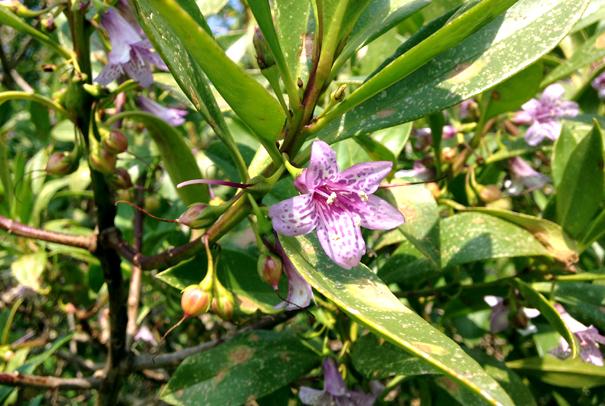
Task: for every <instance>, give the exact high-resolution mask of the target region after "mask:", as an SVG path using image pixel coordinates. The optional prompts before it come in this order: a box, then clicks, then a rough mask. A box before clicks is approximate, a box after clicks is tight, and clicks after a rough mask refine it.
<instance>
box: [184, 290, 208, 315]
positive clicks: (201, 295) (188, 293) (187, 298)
mask: <svg viewBox="0 0 605 406" xmlns="http://www.w3.org/2000/svg"><path fill="white" fill-rule="evenodd" d="M209 307H210V294H209V293H208V292H206V291H205V290H202V288H200V287H199V286H198V285H190V286H187V287H186V288H185V290H183V294H182V296H181V308H182V309H183V313H184V315H185V316H186V317H196V316H199V315H200V314H202V313H206V312H207V311H208V308H209Z"/></svg>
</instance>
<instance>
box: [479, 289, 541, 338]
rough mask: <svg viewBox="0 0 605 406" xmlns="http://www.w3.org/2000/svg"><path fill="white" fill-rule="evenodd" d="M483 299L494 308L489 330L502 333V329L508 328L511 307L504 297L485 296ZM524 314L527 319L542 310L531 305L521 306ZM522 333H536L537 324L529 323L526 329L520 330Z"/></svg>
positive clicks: (536, 315)
mask: <svg viewBox="0 0 605 406" xmlns="http://www.w3.org/2000/svg"><path fill="white" fill-rule="evenodd" d="M483 300H484V301H485V303H487V304H488V305H489V307H491V308H492V314H491V316H490V318H489V331H491V332H492V333H493V334H497V333H501V332H502V331H504V330H506V329H508V326H509V324H510V323H509V320H508V311H509V307H508V305H507V304H506V303H505V302H504V298H502V297H500V296H492V295H488V296H484V297H483ZM521 311H522V312H523V315H524V317H525V318H527V319H533V318H536V317H538V316H539V315H540V312H539V311H538V310H537V309H532V308H530V307H523V308H521ZM518 331H519V332H520V333H521V334H522V335H528V334H531V333H535V332H536V331H537V329H536V326H534V325H533V324H531V323H529V322H528V324H527V327H525V328H524V329H520V330H518Z"/></svg>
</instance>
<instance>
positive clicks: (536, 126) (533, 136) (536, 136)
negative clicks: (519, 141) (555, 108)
mask: <svg viewBox="0 0 605 406" xmlns="http://www.w3.org/2000/svg"><path fill="white" fill-rule="evenodd" d="M560 133H561V123H560V122H558V121H554V120H551V121H545V122H538V121H536V122H534V123H533V124H532V125H531V126H530V127H529V128H528V129H527V132H526V133H525V141H526V142H527V144H528V145H530V146H532V147H533V146H536V145H538V144H539V143H541V142H542V140H544V138H547V139H549V140H556V139H557V138H558V137H559V134H560Z"/></svg>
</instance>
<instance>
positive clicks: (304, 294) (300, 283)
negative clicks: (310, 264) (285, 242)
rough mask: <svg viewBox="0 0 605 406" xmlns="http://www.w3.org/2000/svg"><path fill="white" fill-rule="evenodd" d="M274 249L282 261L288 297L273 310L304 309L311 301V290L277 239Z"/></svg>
mask: <svg viewBox="0 0 605 406" xmlns="http://www.w3.org/2000/svg"><path fill="white" fill-rule="evenodd" d="M275 249H276V251H277V253H278V254H279V256H280V257H281V259H282V261H283V264H284V272H285V273H286V276H287V277H288V297H287V298H286V300H284V301H283V302H281V303H279V304H278V305H276V306H275V309H278V310H282V309H283V310H287V311H291V310H298V309H304V308H305V307H307V306H309V305H310V304H311V302H312V301H313V289H311V285H309V284H308V283H307V281H305V280H304V279H303V277H302V276H300V274H299V273H298V271H297V270H296V268H295V267H294V264H293V263H292V261H290V258H288V256H287V255H286V253H285V252H284V249H283V248H282V246H281V244H280V243H279V239H277V238H276V243H275Z"/></svg>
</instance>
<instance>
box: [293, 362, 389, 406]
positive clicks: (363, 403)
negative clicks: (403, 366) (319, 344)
mask: <svg viewBox="0 0 605 406" xmlns="http://www.w3.org/2000/svg"><path fill="white" fill-rule="evenodd" d="M323 371H324V389H323V390H319V389H313V388H309V387H307V386H302V387H301V388H300V392H299V393H298V397H299V398H300V401H301V402H302V403H303V404H304V405H313V406H372V405H373V404H374V402H375V401H376V398H377V397H378V395H379V394H380V392H382V390H383V387H382V385H380V386H378V385H375V387H374V388H372V389H373V390H372V393H364V392H361V391H355V390H349V389H348V388H347V386H346V385H345V382H344V381H343V379H342V376H340V372H338V368H337V366H336V362H334V360H333V359H331V358H326V359H325V360H324V363H323Z"/></svg>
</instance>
